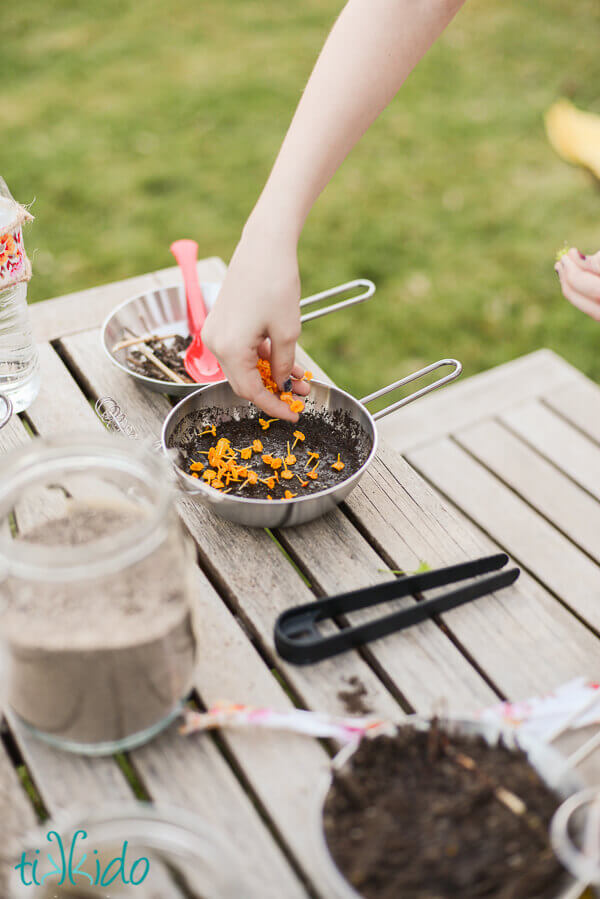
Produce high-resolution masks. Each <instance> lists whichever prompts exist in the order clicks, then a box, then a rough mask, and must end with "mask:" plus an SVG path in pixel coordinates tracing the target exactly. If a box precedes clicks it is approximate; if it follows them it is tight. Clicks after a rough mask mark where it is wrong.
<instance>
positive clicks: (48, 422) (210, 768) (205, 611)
mask: <svg viewBox="0 0 600 899" xmlns="http://www.w3.org/2000/svg"><path fill="white" fill-rule="evenodd" d="M51 352H53V351H51ZM56 362H57V363H58V365H56V364H55V369H56V372H55V373H56V374H57V375H59V376H60V378H59V380H60V390H61V396H62V400H63V402H64V409H65V410H75V409H77V407H78V406H79V404H80V403H81V402H83V404H84V406H85V409H86V410H87V413H89V414H87V413H86V414H85V415H83V414H82V416H81V428H80V431H86V432H88V431H89V432H90V433H92V432H101V431H102V430H103V426H102V424H101V422H100V421H99V419H98V418H97V416H96V415H95V414H94V413H93V411H92V410H91V408H90V406H89V405H88V403H87V402H86V401H85V398H84V397H83V394H81V392H80V390H79V388H78V387H77V385H76V383H75V381H73V379H72V378H70V376H69V375H68V373H67V370H66V369H65V368H64V366H63V364H62V362H61V361H60V360H59V359H58V357H56V360H54V363H56ZM60 366H62V368H61V367H60ZM128 380H129V379H128ZM161 399H163V400H164V397H163V398H161ZM165 402H166V400H165ZM167 407H168V403H167ZM31 419H32V421H33V423H34V425H35V427H36V428H37V429H38V430H39V432H40V433H42V434H44V433H45V430H46V428H48V429H49V430H50V431H52V430H53V429H54V428H55V427H56V420H55V417H54V416H53V415H52V414H46V407H45V406H43V405H42V406H39V407H38V408H37V409H33V407H32V410H31ZM199 577H200V573H199ZM202 587H203V592H205V593H206V594H207V595H208V596H209V597H210V606H209V607H207V605H206V604H203V606H202V618H203V620H205V619H206V617H207V615H209V613H210V608H218V606H223V604H222V601H221V600H220V598H219V597H218V596H217V594H216V593H215V592H214V590H213V588H211V587H210V584H209V583H208V582H207V581H206V578H204V580H203V584H202ZM223 609H224V611H225V612H226V609H225V607H224V606H223ZM226 614H227V615H229V613H226ZM229 618H230V620H231V629H237V631H239V627H238V626H237V625H236V624H235V622H234V621H233V619H232V618H231V616H230V615H229ZM223 621H227V618H224V619H223V618H221V622H223ZM240 633H241V632H240ZM213 636H214V637H215V640H216V642H215V645H216V646H219V647H222V645H223V642H224V639H223V636H224V635H223V634H220V635H215V634H213ZM228 638H229V640H231V639H232V637H231V633H229V635H228ZM243 639H244V640H246V642H248V641H247V638H245V637H244V638H243ZM248 646H249V648H250V650H251V651H252V652H253V650H252V647H251V645H250V644H249V642H248ZM222 662H223V659H222V658H221V681H222V675H223V671H222V668H223V665H222ZM226 667H227V668H231V666H230V663H229V661H228V662H227V666H226ZM255 667H258V668H259V670H260V671H261V672H264V677H265V679H266V681H267V682H268V683H270V682H272V683H273V685H275V684H276V681H275V680H274V679H273V678H272V675H271V674H270V672H269V671H268V669H267V668H266V666H265V665H264V663H263V662H262V660H261V659H260V657H259V656H258V655H256V659H255ZM204 670H205V669H204ZM234 670H238V671H239V675H240V682H242V680H243V679H245V677H246V675H247V672H244V671H243V670H241V669H237V668H236V669H234ZM248 673H249V672H248ZM255 676H256V675H255ZM277 690H278V693H279V694H280V696H281V697H284V698H285V693H284V691H283V690H282V688H281V687H280V686H277ZM234 692H235V691H234ZM221 695H222V694H221ZM233 698H234V699H236V697H235V695H234V697H233ZM215 699H216V697H212V699H211V701H215ZM254 701H255V702H256V703H258V701H259V698H258V696H256V695H255V696H254ZM288 702H289V700H288ZM161 739H162V740H163V743H162V744H161V746H162V748H161V750H160V753H161V758H162V757H164V756H167V759H166V761H165V770H164V772H162V771H161V772H160V773H158V774H157V770H156V767H155V766H154V764H153V760H154V762H156V757H155V750H154V749H152V748H151V747H147V748H146V749H145V750H144V751H139V753H134V759H135V761H136V764H137V767H138V771H139V773H140V776H141V778H142V780H143V781H144V784H145V786H146V787H147V788H148V789H149V790H150V792H151V794H152V796H153V798H154V799H157V798H159V796H158V795H157V794H155V793H154V792H153V791H152V784H154V783H155V782H156V783H158V784H159V785H160V786H159V789H158V793H159V794H160V796H161V797H162V798H164V799H165V800H167V799H169V801H171V802H173V801H175V800H174V798H173V796H172V795H170V794H169V792H168V786H169V784H170V783H171V778H172V780H173V782H175V781H176V780H177V778H178V777H181V778H182V779H184V778H185V779H186V783H187V794H188V800H187V803H186V805H187V806H188V807H192V808H194V809H195V810H196V811H200V812H201V813H203V814H205V813H207V812H208V811H210V812H211V814H210V821H211V826H212V825H214V822H215V820H216V818H215V815H216V816H217V818H218V817H219V815H221V816H222V815H223V814H225V813H224V812H221V811H219V809H220V807H221V806H220V805H218V806H217V805H214V806H210V808H208V807H207V805H206V801H207V800H206V797H207V796H210V795H213V794H211V790H213V792H214V793H216V792H218V794H219V795H220V803H221V805H222V806H223V807H224V808H225V809H226V814H227V815H230V816H232V817H233V819H234V820H238V821H239V825H238V826H239V827H240V828H241V829H242V831H243V833H245V834H246V836H245V848H246V851H247V853H248V855H249V856H252V857H254V856H256V857H259V858H260V859H263V860H264V861H259V862H257V863H256V864H257V866H258V868H260V867H261V866H262V865H263V864H268V866H269V868H270V869H271V872H272V877H271V882H272V886H271V887H269V889H272V890H273V891H274V892H273V895H274V896H275V895H282V894H284V895H288V894H289V895H294V896H296V895H304V890H303V889H302V887H301V886H300V884H299V881H298V880H297V877H296V876H295V874H293V873H292V872H291V869H289V865H288V863H287V862H286V861H285V860H284V858H283V856H282V855H281V852H280V851H279V849H278V848H277V847H276V846H275V844H274V843H273V841H272V838H271V836H270V835H269V834H268V833H267V831H266V830H265V828H264V825H263V824H262V822H261V821H260V819H259V818H258V816H257V815H256V813H255V812H254V810H253V809H252V807H251V805H250V804H249V800H248V799H247V797H246V796H245V795H244V794H243V791H241V788H240V787H239V784H238V782H237V780H236V779H235V777H234V775H233V773H232V772H231V770H230V769H229V768H228V766H227V765H226V764H225V763H224V762H223V761H222V760H219V759H220V756H219V753H218V752H217V750H216V749H215V747H214V745H213V744H212V743H211V742H208V748H207V749H205V752H208V753H209V760H210V765H207V764H206V759H203V760H202V764H200V763H199V762H198V760H197V758H196V756H197V752H196V750H195V749H192V745H191V741H190V746H189V748H186V749H185V750H183V749H182V750H181V751H182V752H184V754H185V753H187V754H188V756H190V757H189V758H188V760H187V762H186V765H185V766H184V768H183V769H181V770H180V769H179V768H178V765H179V756H178V750H177V748H176V747H171V746H170V742H169V741H172V742H173V743H174V744H175V743H178V742H180V741H181V740H182V739H183V738H180V737H178V736H177V735H176V734H175V733H174V732H173V729H172V730H171V733H170V736H165V737H163V738H161ZM206 739H207V738H205V740H206ZM44 748H45V747H44ZM312 748H314V749H316V752H317V754H318V758H319V763H320V767H319V770H322V767H323V756H324V753H323V751H322V750H321V749H320V747H319V746H318V744H313V747H312ZM34 749H35V746H34ZM38 751H39V750H38ZM156 751H157V752H158V750H156ZM266 755H267V756H268V755H269V753H266ZM271 755H273V753H271ZM297 755H298V756H300V757H301V759H300V757H299V758H298V759H297V760H298V762H300V760H302V761H303V762H306V761H307V760H308V759H309V758H311V756H312V758H316V757H315V756H314V755H312V752H311V749H306V748H305V749H304V751H303V752H302V751H301V752H299V753H297ZM254 756H255V759H257V758H258V756H257V753H256V752H255V754H254ZM169 759H170V761H169ZM46 762H47V759H46ZM261 764H264V763H261ZM194 765H200V771H199V772H198V774H197V776H196V777H195V779H194V782H193V784H190V781H189V776H190V775H189V771H190V769H191V768H193V767H194ZM297 771H298V776H297V777H296V779H295V781H294V779H293V778H292V782H293V789H292V790H291V791H290V792H292V793H293V792H294V789H295V790H296V791H297V792H298V793H299V794H300V793H301V791H302V790H304V791H305V786H303V785H301V783H300V772H301V771H302V766H299V767H298V769H297ZM178 772H179V773H178ZM207 779H210V784H209V783H208V780H207ZM281 780H282V779H281ZM213 783H214V787H213ZM176 792H177V790H176V789H175V788H174V789H173V793H176ZM259 792H260V791H259ZM199 797H200V799H199ZM293 807H294V809H295V811H296V812H298V811H299V809H298V804H295V806H293ZM300 811H302V809H300ZM217 812H218V814H217ZM277 812H278V815H279V816H281V814H282V813H283V809H282V806H281V803H280V804H279V806H278V807H277ZM305 816H306V812H305ZM229 829H230V828H229ZM225 832H228V831H225ZM287 836H289V837H290V838H292V840H291V841H292V843H293V842H294V840H293V834H292V832H291V830H289V832H288V834H287ZM304 848H308V847H306V846H305V847H304ZM247 876H248V882H247V883H244V889H245V890H246V891H247V893H248V895H256V896H259V895H262V894H261V892H260V890H261V889H262V887H261V884H262V882H263V879H264V876H265V871H262V873H261V875H260V877H259V876H258V874H257V875H256V879H255V875H254V873H253V871H252V870H251V871H249V872H247Z"/></svg>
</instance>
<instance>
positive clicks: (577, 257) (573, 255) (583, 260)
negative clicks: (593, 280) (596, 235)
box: [561, 247, 600, 275]
mask: <svg viewBox="0 0 600 899" xmlns="http://www.w3.org/2000/svg"><path fill="white" fill-rule="evenodd" d="M564 259H570V260H571V261H572V262H574V263H575V265H576V266H577V268H580V269H582V271H586V272H592V273H593V274H596V275H600V252H598V253H594V254H593V255H591V256H586V255H585V254H584V253H580V252H579V250H578V249H577V247H571V249H570V250H569V252H568V253H567V254H566V255H565V256H563V257H562V259H561V261H563V260H564Z"/></svg>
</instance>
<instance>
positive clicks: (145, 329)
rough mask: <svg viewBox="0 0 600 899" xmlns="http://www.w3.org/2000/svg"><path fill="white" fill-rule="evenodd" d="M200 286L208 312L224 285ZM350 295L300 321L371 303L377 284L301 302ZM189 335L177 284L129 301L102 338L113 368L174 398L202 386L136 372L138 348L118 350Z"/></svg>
mask: <svg viewBox="0 0 600 899" xmlns="http://www.w3.org/2000/svg"><path fill="white" fill-rule="evenodd" d="M200 286H201V288H202V293H203V296H204V300H205V302H206V306H207V308H208V309H211V308H212V307H213V305H214V304H215V302H216V299H217V296H218V294H219V290H220V289H221V284H220V282H207V281H204V282H202V283H201V285H200ZM357 290H358V291H359V292H358V293H357V292H356V291H357ZM349 293H354V295H353V296H350V297H348V298H347V299H345V300H340V301H339V302H337V303H332V304H330V305H329V306H324V307H322V308H320V309H316V310H313V311H312V312H307V313H305V314H304V315H303V316H302V318H301V319H300V320H301V322H302V324H304V323H305V322H309V321H312V320H313V319H315V318H320V317H321V316H322V315H329V314H330V313H331V312H337V311H338V310H340V309H346V308H347V307H348V306H354V305H355V304H356V303H364V302H365V300H368V299H369V298H370V297H372V296H373V294H374V293H375V285H374V284H373V282H372V281H369V280H368V279H367V278H357V279H356V280H355V281H348V282H347V283H346V284H338V285H337V287H330V288H329V289H328V290H323V291H321V293H316V294H314V295H313V296H310V297H305V298H304V299H303V300H301V301H300V308H301V309H305V308H306V307H307V306H312V305H314V304H315V303H319V302H322V301H323V300H328V299H330V298H333V297H339V296H342V295H345V294H349ZM189 333H190V332H189V328H188V321H187V307H186V301H185V290H184V287H183V284H175V285H173V286H172V287H159V288H157V289H156V290H151V291H148V292H147V293H142V294H140V295H139V296H137V297H132V298H131V299H129V300H125V302H124V303H121V304H120V305H119V306H117V307H116V309H113V311H112V312H111V313H110V315H109V316H108V318H107V319H106V320H105V322H104V324H103V325H102V337H101V339H102V346H103V348H104V351H105V353H106V355H107V356H108V358H109V359H110V361H111V362H112V363H113V365H116V366H117V368H120V369H121V371H124V372H125V374H127V375H129V376H130V377H131V378H134V379H135V380H136V381H137V382H138V383H139V384H142V385H144V386H145V387H147V388H148V389H149V390H153V391H154V392H155V393H167V394H169V395H170V396H189V395H190V394H191V393H194V392H195V391H196V390H198V387H201V386H202V384H197V383H195V384H194V383H185V382H182V383H175V382H173V381H161V380H160V379H159V378H151V377H148V376H147V375H143V374H141V373H140V372H137V371H134V370H133V369H131V368H130V367H129V366H128V365H127V356H128V355H129V353H130V352H131V350H135V349H136V347H135V346H131V347H126V348H122V349H114V348H115V346H118V344H119V342H120V341H122V340H123V338H130V337H131V336H132V334H133V335H136V336H138V337H141V336H143V335H144V334H153V335H156V336H158V337H166V336H167V335H173V334H180V335H181V336H182V337H188V336H189Z"/></svg>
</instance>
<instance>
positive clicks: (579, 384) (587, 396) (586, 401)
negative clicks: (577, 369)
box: [543, 376, 600, 443]
mask: <svg viewBox="0 0 600 899" xmlns="http://www.w3.org/2000/svg"><path fill="white" fill-rule="evenodd" d="M543 400H544V402H545V403H546V404H547V405H548V406H550V407H551V408H552V409H554V410H555V411H556V412H558V413H559V414H560V415H562V416H563V418H566V419H567V420H568V421H570V422H572V423H573V424H574V425H575V426H576V427H577V428H579V430H580V431H583V432H584V434H587V435H588V437H591V438H592V439H593V440H595V441H596V442H597V443H600V386H599V385H598V384H595V383H594V382H593V381H590V380H588V379H587V378H584V377H583V376H582V377H581V378H580V379H579V380H577V381H574V382H573V383H572V384H567V385H566V386H565V387H561V388H560V389H558V390H555V391H553V392H552V393H547V394H544V396H543Z"/></svg>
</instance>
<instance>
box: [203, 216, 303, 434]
mask: <svg viewBox="0 0 600 899" xmlns="http://www.w3.org/2000/svg"><path fill="white" fill-rule="evenodd" d="M299 300H300V277H299V275H298V261H297V255H296V245H295V243H294V241H293V240H291V239H288V238H287V237H284V236H283V235H281V234H274V235H271V236H269V238H268V239H267V238H266V236H264V235H263V233H262V232H259V233H258V234H256V233H255V232H253V230H252V229H251V228H246V229H245V232H244V234H243V235H242V239H241V241H240V243H239V245H238V247H237V249H236V251H235V253H234V254H233V258H232V260H231V263H230V265H229V269H228V271H227V274H226V276H225V281H224V282H223V286H222V287H221V291H220V293H219V297H218V299H217V302H216V303H215V305H214V307H213V308H212V309H211V311H210V313H209V315H208V316H207V319H206V322H205V324H204V327H203V329H202V339H203V341H204V342H205V343H206V345H207V347H208V348H209V349H210V350H211V351H212V352H213V353H214V354H215V356H216V357H217V359H218V360H219V362H220V363H221V366H222V368H223V371H224V372H225V375H226V377H227V379H228V381H229V383H230V384H231V387H232V388H233V390H234V391H235V393H236V394H237V395H238V396H240V397H243V398H244V399H247V400H250V401H251V402H252V403H254V404H255V405H256V406H259V407H260V408H261V409H263V411H264V412H266V413H267V414H268V415H269V416H270V417H273V418H285V419H288V420H289V421H293V422H296V421H297V420H298V416H297V415H296V413H294V412H291V411H290V407H289V405H287V403H284V402H282V401H281V400H280V399H279V397H277V396H275V395H274V394H273V393H270V392H269V391H268V390H266V388H265V387H264V385H263V382H262V379H261V377H260V374H259V372H258V370H257V368H256V362H257V359H258V357H259V356H260V357H262V358H263V359H267V358H270V360H271V370H272V373H273V378H274V379H275V381H276V382H277V384H278V385H279V386H280V387H281V388H282V389H283V388H284V384H285V383H286V381H287V380H288V379H289V378H291V379H292V391H293V392H294V393H297V394H299V395H301V396H305V395H306V394H307V393H308V392H309V389H310V388H309V386H308V384H307V383H306V382H305V381H302V380H299V379H301V378H302V375H303V374H304V369H303V368H302V367H301V366H298V365H296V364H295V358H294V357H295V351H296V340H297V339H298V336H299V334H300V307H299ZM285 389H286V390H289V386H288V385H286V386H285Z"/></svg>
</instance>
